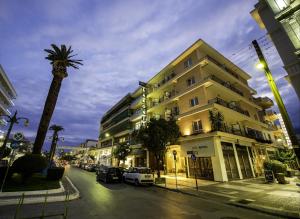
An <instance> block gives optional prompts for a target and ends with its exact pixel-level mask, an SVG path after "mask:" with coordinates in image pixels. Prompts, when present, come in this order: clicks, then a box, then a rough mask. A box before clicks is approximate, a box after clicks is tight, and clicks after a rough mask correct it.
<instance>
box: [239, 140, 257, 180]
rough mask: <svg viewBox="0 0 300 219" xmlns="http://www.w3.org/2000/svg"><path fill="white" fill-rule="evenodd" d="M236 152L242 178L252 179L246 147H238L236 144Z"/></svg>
mask: <svg viewBox="0 0 300 219" xmlns="http://www.w3.org/2000/svg"><path fill="white" fill-rule="evenodd" d="M235 146H236V151H237V154H238V159H239V163H240V167H241V172H242V175H243V178H244V179H246V178H252V177H253V174H252V170H251V164H250V161H249V156H248V151H247V147H246V146H242V145H238V144H236V145H235Z"/></svg>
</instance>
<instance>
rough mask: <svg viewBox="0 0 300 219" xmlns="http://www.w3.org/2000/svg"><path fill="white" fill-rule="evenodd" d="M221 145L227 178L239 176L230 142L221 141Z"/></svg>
mask: <svg viewBox="0 0 300 219" xmlns="http://www.w3.org/2000/svg"><path fill="white" fill-rule="evenodd" d="M221 145H222V151H223V157H224V162H225V167H226V172H227V178H228V180H234V179H239V178H240V177H239V172H238V168H237V164H236V161H235V157H234V149H233V145H232V143H228V142H221Z"/></svg>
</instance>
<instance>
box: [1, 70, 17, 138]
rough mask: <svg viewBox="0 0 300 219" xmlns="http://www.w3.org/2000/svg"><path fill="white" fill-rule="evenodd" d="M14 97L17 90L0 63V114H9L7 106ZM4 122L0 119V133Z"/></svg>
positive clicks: (8, 106) (11, 103) (10, 104)
mask: <svg viewBox="0 0 300 219" xmlns="http://www.w3.org/2000/svg"><path fill="white" fill-rule="evenodd" d="M16 97H17V92H16V90H15V89H14V87H13V85H12V83H11V82H10V80H9V79H8V77H7V75H6V73H5V71H4V69H3V68H2V66H1V65H0V115H11V112H10V111H9V108H10V107H12V106H13V105H14V103H13V99H16ZM6 123H7V122H6V121H5V120H4V119H3V118H2V119H0V134H1V133H3V132H4V126H5V125H6Z"/></svg>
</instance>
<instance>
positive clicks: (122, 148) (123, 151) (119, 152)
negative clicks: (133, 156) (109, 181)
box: [113, 144, 131, 162]
mask: <svg viewBox="0 0 300 219" xmlns="http://www.w3.org/2000/svg"><path fill="white" fill-rule="evenodd" d="M130 152H131V149H130V146H129V145H128V144H120V145H119V146H117V148H115V149H114V151H113V156H114V157H115V158H117V159H118V161H119V162H120V161H121V160H122V161H125V160H126V157H127V156H128V155H129V154H130Z"/></svg>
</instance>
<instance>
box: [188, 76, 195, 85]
mask: <svg viewBox="0 0 300 219" xmlns="http://www.w3.org/2000/svg"><path fill="white" fill-rule="evenodd" d="M195 82H196V81H195V77H194V76H192V77H190V78H189V79H187V80H186V83H187V86H188V87H189V86H191V85H193V84H195Z"/></svg>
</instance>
